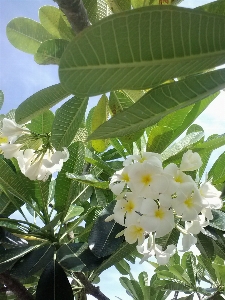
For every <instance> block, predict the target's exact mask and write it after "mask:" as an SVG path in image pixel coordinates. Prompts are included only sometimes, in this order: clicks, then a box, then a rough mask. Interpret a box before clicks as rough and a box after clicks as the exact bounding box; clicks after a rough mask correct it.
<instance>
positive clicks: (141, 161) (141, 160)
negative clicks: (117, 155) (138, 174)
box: [138, 157, 146, 163]
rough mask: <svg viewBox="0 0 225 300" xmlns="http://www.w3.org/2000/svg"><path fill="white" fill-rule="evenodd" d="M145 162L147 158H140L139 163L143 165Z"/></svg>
mask: <svg viewBox="0 0 225 300" xmlns="http://www.w3.org/2000/svg"><path fill="white" fill-rule="evenodd" d="M145 160H146V158H145V157H142V158H140V159H139V160H138V161H139V162H140V163H143V162H144V161H145Z"/></svg>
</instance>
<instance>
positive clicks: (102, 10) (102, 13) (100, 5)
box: [83, 0, 109, 24]
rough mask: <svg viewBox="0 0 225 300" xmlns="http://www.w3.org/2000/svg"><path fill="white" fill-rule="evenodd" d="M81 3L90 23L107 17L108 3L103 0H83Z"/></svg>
mask: <svg viewBox="0 0 225 300" xmlns="http://www.w3.org/2000/svg"><path fill="white" fill-rule="evenodd" d="M83 3H84V6H85V8H86V10H87V14H88V18H89V20H90V21H91V24H94V23H96V22H98V21H99V20H101V19H102V18H105V17H107V15H108V14H109V9H108V5H107V3H106V1H105V0H83Z"/></svg>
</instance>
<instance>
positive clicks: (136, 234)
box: [124, 224, 145, 245]
mask: <svg viewBox="0 0 225 300" xmlns="http://www.w3.org/2000/svg"><path fill="white" fill-rule="evenodd" d="M144 233H145V230H144V228H143V227H142V226H141V225H140V224H136V225H131V226H129V227H127V228H126V229H125V230H124V237H125V240H126V241H127V242H128V243H129V244H133V243H135V242H136V241H137V240H138V245H141V244H143V242H144V239H145V236H144Z"/></svg>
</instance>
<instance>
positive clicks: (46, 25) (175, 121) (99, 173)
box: [0, 0, 225, 300]
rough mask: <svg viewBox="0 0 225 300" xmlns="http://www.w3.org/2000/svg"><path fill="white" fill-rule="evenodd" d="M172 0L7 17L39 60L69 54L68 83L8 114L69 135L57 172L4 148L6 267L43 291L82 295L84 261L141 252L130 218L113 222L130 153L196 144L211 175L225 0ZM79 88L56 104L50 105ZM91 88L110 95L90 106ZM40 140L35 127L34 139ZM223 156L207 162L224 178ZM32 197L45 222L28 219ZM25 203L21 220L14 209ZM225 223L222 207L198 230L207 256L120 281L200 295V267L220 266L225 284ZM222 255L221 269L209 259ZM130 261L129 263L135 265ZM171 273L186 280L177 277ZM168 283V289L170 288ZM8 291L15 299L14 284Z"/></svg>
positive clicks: (172, 238)
mask: <svg viewBox="0 0 225 300" xmlns="http://www.w3.org/2000/svg"><path fill="white" fill-rule="evenodd" d="M160 2H165V1H160ZM166 2H168V3H167V4H174V5H172V6H168V5H164V6H158V5H157V6H155V5H154V4H159V2H158V1H143V0H132V1H128V0H126V1H119V0H108V1H103V0H97V1H96V0H89V1H87V0H85V1H83V3H84V5H85V7H86V9H87V13H88V16H89V19H90V22H91V23H92V24H93V25H91V26H89V28H86V29H84V30H83V31H82V34H77V35H76V34H75V33H74V32H73V30H72V28H71V25H70V24H69V22H68V20H67V18H66V16H65V15H64V14H63V13H62V12H61V11H60V10H59V9H57V8H56V7H53V6H44V7H41V8H40V10H39V18H40V23H38V22H35V21H33V20H30V19H27V18H21V17H20V18H16V19H13V20H12V21H11V22H10V23H9V24H8V26H7V36H8V39H9V41H10V42H11V43H12V44H13V45H14V46H15V47H16V48H18V49H20V50H22V51H25V52H27V53H30V54H33V55H34V60H35V62H36V63H38V64H57V65H59V75H60V83H59V84H56V85H53V86H50V87H47V88H45V89H43V90H41V91H39V92H37V93H36V94H34V95H32V96H30V97H29V98H28V99H26V100H25V101H24V102H23V103H21V104H20V106H19V107H18V108H17V109H16V111H15V114H14V112H11V113H10V114H9V115H7V116H4V115H1V116H0V121H1V120H2V119H3V118H4V117H8V118H15V120H16V122H17V123H20V124H23V123H26V122H27V121H30V120H31V123H30V124H29V129H30V130H32V131H33V132H34V133H36V134H37V135H38V134H50V135H51V138H50V140H51V143H52V145H53V146H54V148H56V149H57V150H61V149H62V147H68V150H69V153H70V158H69V160H68V161H67V162H66V163H64V165H63V168H62V170H61V171H60V172H59V174H58V175H57V178H56V179H53V178H52V179H49V180H47V181H46V182H42V181H30V180H29V179H28V178H26V177H25V176H24V175H23V174H22V173H21V172H20V170H19V167H18V165H17V162H16V161H15V160H14V159H12V160H7V159H4V157H3V156H1V159H0V169H1V173H0V190H1V194H0V214H1V218H0V226H1V233H0V235H1V248H0V251H1V257H0V271H1V272H5V271H7V272H9V274H11V275H12V276H14V277H16V278H18V279H19V280H20V281H21V282H22V283H23V284H24V285H25V287H27V289H28V290H29V291H30V292H31V293H32V294H36V299H37V300H40V299H45V298H46V295H48V297H49V299H51V297H53V296H52V295H56V297H58V298H56V299H63V298H66V299H68V300H70V299H71V300H72V299H74V297H76V298H77V299H78V297H81V295H82V293H84V292H83V287H84V283H83V282H82V280H79V274H78V273H81V272H82V273H83V274H84V275H85V277H86V278H87V279H88V280H89V281H90V282H93V283H94V282H97V279H98V276H99V275H100V274H101V273H102V272H103V271H104V270H106V269H107V268H109V267H110V266H112V265H116V267H117V268H118V269H119V270H121V269H126V268H128V267H127V264H126V262H125V260H124V258H126V259H128V260H130V261H131V262H134V258H135V257H136V256H137V253H136V245H129V244H127V243H125V242H124V240H123V238H122V237H120V238H117V239H115V236H116V235H117V233H118V232H120V231H121V230H122V229H123V228H122V227H121V226H119V225H118V224H115V223H114V222H113V221H112V222H109V223H105V222H104V220H105V217H107V216H108V215H110V214H111V213H112V210H113V207H114V196H113V194H112V192H111V191H110V190H109V189H108V183H109V179H110V177H111V176H112V175H113V173H114V172H115V171H117V170H119V169H121V167H122V159H123V158H125V157H126V156H127V155H129V154H133V153H138V152H139V151H143V150H145V149H146V150H147V151H153V152H158V153H161V154H162V157H163V163H164V166H166V165H167V164H169V163H170V162H174V163H179V162H180V161H181V158H182V155H183V153H184V152H185V151H187V150H188V149H190V150H193V151H194V152H198V153H199V154H200V156H201V157H202V161H203V165H202V167H201V169H200V173H199V176H200V178H201V177H202V175H203V173H204V171H205V169H206V166H207V163H208V161H209V158H210V156H211V153H212V152H213V151H214V150H215V149H217V148H219V147H221V146H223V145H225V136H224V135H216V134H215V135H212V136H210V137H208V138H207V139H206V140H205V139H204V131H203V128H201V127H200V126H199V125H196V124H193V122H194V121H195V119H196V118H197V117H198V116H199V115H200V114H201V113H202V112H203V111H204V110H205V109H206V108H207V107H208V105H209V104H210V103H211V102H212V101H213V100H214V99H215V98H216V97H217V95H218V94H219V90H221V89H224V88H225V71H224V69H219V70H214V69H213V68H215V67H216V66H218V65H221V64H223V63H225V55H224V54H225V46H224V45H225V44H224V36H225V17H224V14H225V4H224V1H216V2H213V3H211V4H208V5H205V6H202V7H199V8H197V9H194V10H190V9H184V8H179V7H176V6H175V5H176V4H177V3H178V2H179V1H166ZM161 4H162V3H161ZM164 4H165V3H164ZM143 6H144V7H143ZM132 7H133V8H134V9H131V8H132ZM108 15H109V16H108ZM101 19H102V20H101ZM137 24H138V26H137ZM196 28H198V30H196ZM175 79H176V80H175ZM131 89H132V90H131ZM108 92H109V93H108ZM106 93H107V94H106ZM71 94H73V95H74V96H72V97H71V98H70V99H69V100H67V101H66V102H65V103H64V104H63V105H62V106H61V107H60V108H59V109H58V110H57V112H56V114H55V115H54V114H53V113H52V112H51V111H50V110H49V109H50V108H52V107H53V106H54V105H55V104H57V103H58V102H60V101H62V100H64V99H66V98H67V97H68V96H71ZM93 95H100V96H99V101H98V103H97V105H96V106H95V107H93V108H92V109H91V110H90V111H89V113H88V115H87V117H85V112H86V109H87V105H88V97H90V96H93ZM0 103H1V104H2V103H3V94H2V93H1V94H0ZM186 130H187V131H186ZM185 131H186V135H185V136H184V137H183V138H182V139H181V140H179V141H178V142H176V143H174V141H175V140H177V138H178V137H179V136H180V135H181V134H182V133H183V132H185ZM87 137H88V141H87ZM23 142H24V141H23ZM42 142H43V141H41V140H38V139H37V141H36V143H37V146H36V147H37V148H38V147H39V145H40V144H42ZM224 163H225V155H224V154H222V155H221V156H220V157H219V158H218V159H217V161H216V162H215V163H214V165H213V166H212V168H211V170H210V172H209V176H210V178H212V180H213V184H215V185H216V187H217V188H218V189H220V190H222V188H223V183H224V181H225V171H224V168H223V165H224ZM191 175H192V176H195V174H191ZM24 204H25V205H26V209H27V210H28V211H29V213H30V214H31V215H32V216H33V217H34V219H36V218H37V219H38V220H40V221H41V222H42V223H41V224H42V225H37V224H35V223H31V222H29V221H28V220H27V217H26V215H25V214H24V212H23V209H22V206H23V205H24ZM15 211H18V212H20V213H21V214H22V216H23V217H24V220H23V221H18V220H15V219H12V218H10V215H11V214H12V213H13V212H15ZM224 224H225V213H224V212H223V211H221V212H217V213H216V212H215V213H214V220H213V221H212V222H211V223H210V226H208V230H207V235H203V234H199V235H198V244H197V246H198V248H199V250H200V252H201V260H199V264H197V265H196V263H195V258H194V257H193V255H192V254H190V253H188V254H185V256H184V258H183V259H182V263H181V266H179V267H176V266H174V265H176V264H178V265H179V262H178V261H175V260H176V259H178V256H176V257H175V258H173V260H174V261H173V263H171V264H172V265H171V266H168V267H157V269H156V275H154V276H153V278H152V279H151V283H150V286H149V285H148V284H147V281H148V278H147V275H146V274H145V273H141V274H140V276H139V282H137V281H135V280H134V279H132V278H131V280H129V279H127V278H123V277H122V278H121V279H120V280H121V283H122V285H123V286H125V288H126V289H127V290H128V291H129V293H130V295H132V297H133V298H134V299H149V297H150V296H151V299H155V300H156V299H164V298H165V297H166V296H167V294H169V293H170V291H172V290H183V291H186V292H188V293H189V294H190V295H189V296H188V297H189V298H186V299H192V298H190V297H192V295H193V293H194V292H200V293H203V294H204V293H205V295H207V293H206V292H204V291H203V290H200V289H199V288H198V287H197V285H196V282H199V281H201V280H203V277H201V274H203V273H204V272H202V273H201V267H202V268H203V269H204V270H206V271H207V272H208V274H209V275H210V276H211V277H212V276H213V275H212V274H214V273H215V272H216V273H215V274H216V277H215V276H214V277H212V279H213V282H217V281H216V280H217V279H218V278H221V280H220V284H219V285H218V284H214V286H215V288H216V292H217V291H219V292H220V290H221V284H222V285H223V284H224V283H223V279H222V274H223V273H221V272H223V268H224V267H220V266H218V267H217V266H216V265H222V264H221V261H220V260H221V259H222V260H224V259H225V258H224V249H225V245H224V238H223V232H224V231H225V226H224ZM179 234H180V233H179V231H178V230H176V229H174V230H173V231H172V232H171V233H170V234H169V235H167V236H165V237H163V238H161V239H158V241H157V244H160V245H162V246H163V247H164V248H166V247H167V245H169V244H175V245H177V243H178V239H179ZM25 241H26V242H25ZM216 255H217V256H218V257H219V258H217V260H215V261H214V265H213V266H214V268H213V269H212V268H211V265H210V263H209V262H208V261H209V260H213V259H215V256H216ZM124 266H125V267H124ZM171 268H172V269H173V271H171ZM181 268H182V271H181ZM213 270H215V271H213ZM126 272H127V271H125V273H124V274H123V273H122V274H123V275H127V274H129V273H130V272H128V273H126ZM213 272H214V273H213ZM175 273H176V274H175ZM200 273H201V274H200ZM199 274H200V275H199ZM171 276H172V277H171ZM202 276H203V275H202ZM219 276H220V277H219ZM68 277H69V278H72V283H71V284H69V281H68V279H67V278H68ZM175 277H176V278H175ZM165 278H166V279H165ZM171 278H172V279H173V280H174V278H175V279H176V282H174V281H173V284H172V283H171V282H170V281H171ZM196 278H197V279H196ZM55 280H59V281H60V284H54V282H55ZM159 286H160V287H163V289H165V290H166V291H168V292H167V293H166V294H165V296H163V295H162V291H159V290H158V287H159ZM62 292H63V295H62V294H61V293H62ZM163 293H164V292H163ZM0 295H1V297H2V298H1V299H12V298H10V297H11V296H10V295H9V294H8V293H6V291H4V290H0ZM4 297H5V298H4ZM163 297H164V298H163ZM79 299H81V298H79ZM218 299H219V298H218Z"/></svg>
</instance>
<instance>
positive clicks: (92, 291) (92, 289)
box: [75, 272, 110, 300]
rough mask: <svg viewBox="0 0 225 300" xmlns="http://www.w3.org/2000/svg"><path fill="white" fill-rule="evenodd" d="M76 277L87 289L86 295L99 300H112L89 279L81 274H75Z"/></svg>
mask: <svg viewBox="0 0 225 300" xmlns="http://www.w3.org/2000/svg"><path fill="white" fill-rule="evenodd" d="M75 276H76V277H77V279H79V280H80V282H81V283H82V284H83V286H84V288H85V293H86V294H89V295H92V296H93V297H95V298H96V299H98V300H110V299H109V298H108V297H106V296H105V295H104V294H103V293H102V292H101V291H100V289H99V287H97V286H94V285H93V284H92V283H91V282H90V281H88V279H87V278H86V277H85V276H84V274H83V273H81V272H75Z"/></svg>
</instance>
